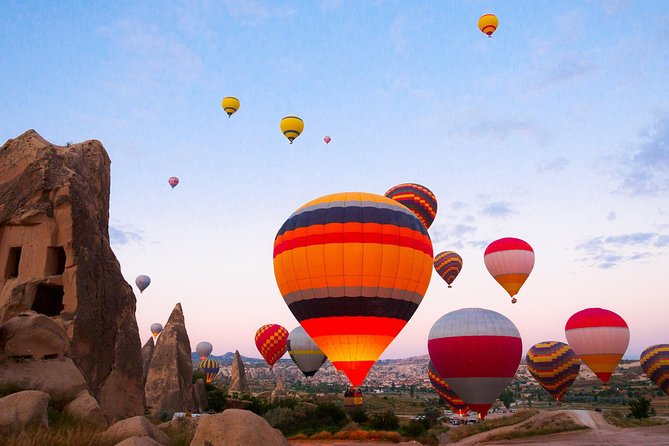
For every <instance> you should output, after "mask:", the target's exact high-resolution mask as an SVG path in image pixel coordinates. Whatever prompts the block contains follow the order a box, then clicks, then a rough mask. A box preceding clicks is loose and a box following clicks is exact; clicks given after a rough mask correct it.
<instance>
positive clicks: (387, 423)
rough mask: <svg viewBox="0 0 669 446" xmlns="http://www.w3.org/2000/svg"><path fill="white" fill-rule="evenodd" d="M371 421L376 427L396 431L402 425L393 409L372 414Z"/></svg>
mask: <svg viewBox="0 0 669 446" xmlns="http://www.w3.org/2000/svg"><path fill="white" fill-rule="evenodd" d="M369 423H370V424H371V426H372V427H373V428H374V429H380V430H385V431H394V430H396V429H397V428H398V427H399V426H400V419H399V418H397V415H395V412H393V411H392V409H388V410H386V411H384V412H377V413H375V414H372V416H371V418H370V421H369Z"/></svg>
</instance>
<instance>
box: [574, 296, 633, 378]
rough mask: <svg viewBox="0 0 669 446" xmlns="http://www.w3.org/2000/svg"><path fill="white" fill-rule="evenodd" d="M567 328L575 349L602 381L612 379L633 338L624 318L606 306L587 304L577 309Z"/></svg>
mask: <svg viewBox="0 0 669 446" xmlns="http://www.w3.org/2000/svg"><path fill="white" fill-rule="evenodd" d="M564 330H565V336H567V342H569V345H570V346H571V348H572V349H574V352H575V353H576V354H577V355H578V356H579V357H580V358H581V360H582V361H583V362H585V364H586V365H587V366H588V367H589V368H590V370H592V371H593V373H594V374H595V375H597V377H598V378H599V379H600V380H602V382H603V383H607V382H609V378H611V374H612V373H613V371H614V370H615V368H616V367H617V366H618V363H619V362H620V359H621V358H622V357H623V355H624V354H625V351H626V350H627V346H628V345H629V342H630V330H629V328H628V327H627V323H626V322H625V321H624V320H623V318H621V317H620V316H618V315H617V314H616V313H614V312H613V311H609V310H605V309H603V308H586V309H585V310H581V311H579V312H578V313H574V314H573V315H572V316H571V317H570V318H569V320H568V321H567V325H566V326H565V328H564Z"/></svg>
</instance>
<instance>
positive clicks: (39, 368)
mask: <svg viewBox="0 0 669 446" xmlns="http://www.w3.org/2000/svg"><path fill="white" fill-rule="evenodd" d="M0 387H15V388H20V389H31V390H41V391H43V392H46V393H48V394H49V395H50V396H51V400H52V401H55V402H57V403H63V404H65V403H69V402H70V401H72V400H73V399H75V398H76V397H77V395H79V393H80V392H81V391H82V390H86V380H85V379H84V377H83V376H82V374H81V371H79V369H78V368H77V366H76V365H74V362H72V360H71V359H70V358H64V357H61V358H56V359H43V360H41V361H30V360H29V361H21V362H16V361H13V360H7V361H0Z"/></svg>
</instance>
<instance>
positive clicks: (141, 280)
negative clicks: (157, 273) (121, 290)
mask: <svg viewBox="0 0 669 446" xmlns="http://www.w3.org/2000/svg"><path fill="white" fill-rule="evenodd" d="M150 284H151V278H150V277H149V276H144V275H141V276H137V278H136V279H135V285H137V288H139V292H140V294H141V293H143V292H144V290H145V289H146V287H148V286H149V285H150Z"/></svg>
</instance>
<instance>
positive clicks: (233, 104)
mask: <svg viewBox="0 0 669 446" xmlns="http://www.w3.org/2000/svg"><path fill="white" fill-rule="evenodd" d="M221 106H222V107H223V110H224V111H225V112H226V113H227V114H228V118H229V117H230V116H232V115H233V114H234V113H235V112H236V111H237V110H239V99H237V98H234V97H232V96H228V97H225V98H223V100H222V101H221Z"/></svg>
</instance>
